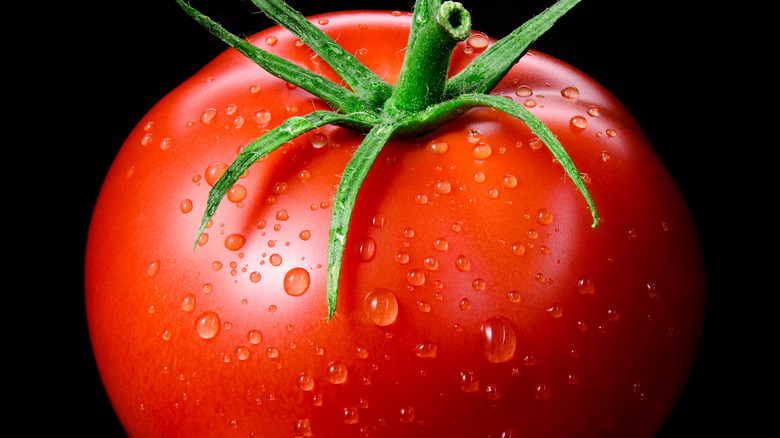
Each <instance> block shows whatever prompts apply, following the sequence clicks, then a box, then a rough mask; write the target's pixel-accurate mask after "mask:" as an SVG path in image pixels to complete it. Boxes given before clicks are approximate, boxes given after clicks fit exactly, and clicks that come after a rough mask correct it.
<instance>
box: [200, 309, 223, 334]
mask: <svg viewBox="0 0 780 438" xmlns="http://www.w3.org/2000/svg"><path fill="white" fill-rule="evenodd" d="M219 329H220V321H219V316H218V315H217V314H216V313H214V312H212V311H210V310H209V311H206V312H203V313H201V314H200V316H198V319H197V320H195V331H196V333H197V334H198V336H200V337H201V338H202V339H212V338H213V337H215V336H217V334H218V333H219Z"/></svg>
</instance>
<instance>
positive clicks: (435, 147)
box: [425, 140, 450, 155]
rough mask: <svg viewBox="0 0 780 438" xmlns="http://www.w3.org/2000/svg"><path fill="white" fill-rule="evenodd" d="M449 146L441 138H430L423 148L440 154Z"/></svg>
mask: <svg viewBox="0 0 780 438" xmlns="http://www.w3.org/2000/svg"><path fill="white" fill-rule="evenodd" d="M449 147H450V146H449V145H448V144H447V143H445V142H443V141H441V140H432V141H431V142H429V143H428V144H427V145H426V146H425V149H426V150H427V151H428V152H430V153H432V154H434V155H442V154H444V153H445V152H447V150H448V149H449Z"/></svg>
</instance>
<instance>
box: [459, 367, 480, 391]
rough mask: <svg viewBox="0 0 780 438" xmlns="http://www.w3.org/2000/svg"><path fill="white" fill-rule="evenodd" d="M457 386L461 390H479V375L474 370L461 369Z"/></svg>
mask: <svg viewBox="0 0 780 438" xmlns="http://www.w3.org/2000/svg"><path fill="white" fill-rule="evenodd" d="M458 386H459V387H460V390H461V391H463V392H476V391H478V390H479V377H477V375H476V374H475V373H474V371H461V372H460V381H459V382H458Z"/></svg>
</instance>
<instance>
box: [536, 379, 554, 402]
mask: <svg viewBox="0 0 780 438" xmlns="http://www.w3.org/2000/svg"><path fill="white" fill-rule="evenodd" d="M551 397H552V393H551V392H550V384H549V383H547V382H540V383H539V384H538V385H536V388H534V398H535V399H537V400H549V399H550V398H551Z"/></svg>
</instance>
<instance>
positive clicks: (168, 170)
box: [86, 11, 704, 437]
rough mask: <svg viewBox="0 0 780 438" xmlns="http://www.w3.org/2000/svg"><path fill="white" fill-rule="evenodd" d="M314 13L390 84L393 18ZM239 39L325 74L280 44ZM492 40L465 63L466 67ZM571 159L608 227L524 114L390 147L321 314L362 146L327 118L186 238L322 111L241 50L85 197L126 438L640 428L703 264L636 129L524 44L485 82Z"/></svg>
mask: <svg viewBox="0 0 780 438" xmlns="http://www.w3.org/2000/svg"><path fill="white" fill-rule="evenodd" d="M312 21H313V22H314V23H316V24H317V25H318V26H319V27H320V28H322V29H323V30H324V31H325V32H326V33H328V34H329V35H331V36H332V37H334V39H336V40H337V41H338V42H339V44H341V45H342V46H343V47H345V48H347V50H348V51H350V52H352V53H354V54H355V55H356V56H357V58H358V59H359V60H360V61H362V62H363V63H365V64H366V65H368V66H369V67H370V68H371V69H372V70H374V71H375V72H377V73H378V74H379V75H380V76H381V77H383V78H384V79H386V80H387V81H389V82H394V80H395V78H396V76H397V74H398V71H399V69H400V67H401V62H402V59H403V54H404V50H403V49H404V47H405V45H406V38H407V35H408V27H409V23H410V15H409V14H407V13H391V12H389V11H387V12H351V13H334V14H325V15H320V16H316V17H313V18H312ZM251 41H252V42H253V43H254V44H256V45H258V46H261V47H263V48H264V49H266V50H269V51H271V52H273V53H276V54H279V55H282V56H284V57H286V58H287V59H291V60H293V61H295V62H296V63H298V64H300V65H303V66H305V67H307V68H309V69H312V70H313V71H315V72H318V73H320V74H322V75H326V76H328V77H330V78H331V79H334V80H337V78H336V77H335V76H334V75H333V74H332V72H331V71H330V69H329V67H327V66H326V65H325V64H324V63H322V62H321V60H320V59H319V58H318V57H316V56H314V54H313V53H312V52H311V51H310V50H309V49H308V48H306V47H305V46H303V45H301V44H300V43H299V42H297V40H296V39H295V37H293V36H291V35H290V34H289V33H287V32H286V31H283V30H281V29H279V28H272V29H269V30H267V31H264V32H261V33H258V34H256V35H254V36H253V37H251ZM490 41H491V40H489V39H488V38H486V37H485V36H484V35H483V34H480V33H478V32H476V31H475V32H474V36H473V37H472V38H470V39H469V40H467V41H466V42H465V43H463V44H461V45H460V46H459V47H458V48H457V49H456V51H455V56H454V61H453V69H454V71H457V70H458V69H459V68H462V67H463V66H465V65H466V64H467V63H468V62H470V60H472V59H473V58H474V57H475V56H477V55H478V54H479V53H481V52H482V51H483V50H484V49H485V47H486V44H487V43H489V42H490ZM493 94H497V95H501V96H504V97H506V98H508V99H512V100H514V101H515V102H517V103H520V104H523V105H524V106H525V107H526V108H528V109H529V110H530V111H531V112H533V113H534V114H535V115H536V116H537V117H539V118H540V119H541V120H543V121H544V122H545V123H546V124H547V126H548V127H550V129H551V130H552V131H553V132H554V133H555V134H556V135H557V137H558V139H559V140H560V141H561V143H562V144H563V145H564V147H565V148H566V149H567V151H568V152H569V154H570V155H571V157H572V159H573V161H574V162H575V164H576V165H577V166H578V169H579V170H580V172H582V173H583V175H584V176H585V180H586V182H587V186H588V189H589V190H590V192H591V193H592V195H593V199H594V201H595V203H596V205H597V207H598V210H599V214H600V216H601V218H602V220H601V222H600V224H599V226H598V227H597V228H595V229H593V228H591V221H592V219H591V216H590V212H589V211H588V209H587V206H586V204H585V202H584V201H583V199H582V196H581V195H580V194H579V192H577V190H576V188H575V187H574V185H573V184H572V182H571V181H570V180H569V179H568V178H567V177H566V176H565V172H564V171H563V169H562V168H561V166H560V165H559V164H558V163H556V162H555V161H554V160H553V157H552V155H551V153H550V152H549V151H548V150H547V149H546V148H545V147H544V146H543V145H541V144H540V143H539V142H538V139H536V137H535V135H534V134H533V133H531V132H530V130H529V129H528V128H527V127H526V126H525V125H523V124H522V123H520V122H518V121H516V120H514V119H512V118H510V117H508V116H505V115H502V114H501V113H498V112H496V111H493V110H486V109H479V110H473V111H471V112H469V113H468V114H466V115H465V116H464V117H462V118H461V119H459V120H457V121H455V122H452V123H450V124H448V125H446V126H444V127H442V128H440V129H438V130H437V131H435V132H432V133H430V134H428V135H427V136H425V137H421V138H414V139H397V140H393V141H391V142H390V143H389V144H388V145H387V147H386V149H385V150H384V151H383V152H382V154H381V155H380V158H379V160H378V161H377V164H376V166H375V167H374V168H373V169H372V171H371V173H370V174H369V177H368V179H367V181H366V183H365V185H364V186H363V188H362V189H361V193H360V195H359V197H358V202H357V206H356V210H355V212H354V216H353V223H352V227H351V228H350V231H349V237H348V244H347V254H346V256H345V261H344V263H345V264H344V271H343V275H342V279H341V288H340V296H339V302H338V308H337V311H336V314H335V316H334V317H333V319H332V320H330V321H328V320H327V305H326V300H325V278H326V275H325V266H326V263H327V242H328V235H327V234H328V225H329V221H330V214H331V201H332V199H333V195H334V194H335V191H336V188H337V186H338V184H339V180H340V175H341V172H342V170H343V168H344V167H345V165H346V163H347V161H348V160H349V158H350V157H351V155H352V154H353V153H354V151H355V148H357V146H358V145H359V144H360V141H361V139H362V135H360V134H357V133H353V132H350V131H347V130H344V129H341V128H336V127H325V128H322V129H319V130H317V131H314V132H312V133H309V134H306V135H304V136H302V137H300V138H298V139H296V140H295V141H293V142H290V143H288V144H286V145H284V146H283V147H282V148H281V149H279V150H278V151H276V152H274V153H272V154H271V155H269V156H268V157H267V158H264V159H262V160H261V161H259V162H258V163H257V164H255V165H254V166H253V167H252V168H251V169H250V170H249V171H248V172H247V174H246V175H245V176H244V177H242V178H241V179H240V180H239V182H238V183H237V184H236V185H235V186H234V187H233V189H232V190H231V191H230V192H229V193H228V195H227V197H226V199H225V201H224V202H223V205H222V206H221V207H220V208H219V210H218V211H217V213H216V215H215V216H214V218H213V221H212V223H211V224H210V226H209V227H208V228H207V229H206V233H205V235H204V237H203V238H201V240H200V241H199V242H198V243H197V245H196V248H195V250H193V244H194V243H195V237H196V233H197V229H198V224H199V221H200V218H201V214H202V212H203V210H204V208H205V201H206V196H207V193H208V190H209V188H210V186H211V184H213V182H214V178H216V177H218V176H219V174H220V172H221V171H222V170H224V168H225V166H226V165H227V164H229V163H230V162H231V161H232V160H233V159H234V158H235V157H236V155H237V153H238V152H239V151H240V149H241V148H242V147H243V146H245V145H247V144H248V143H249V142H251V141H252V140H253V139H255V138H257V137H259V136H261V135H262V134H263V133H264V132H266V131H267V130H268V129H271V128H272V127H274V126H277V125H278V124H279V123H281V122H282V121H283V120H285V119H286V118H288V117H291V116H294V115H303V114H306V113H309V112H311V111H312V110H315V109H326V107H325V105H324V104H322V103H321V102H319V101H318V100H317V99H315V98H312V97H311V96H310V95H309V94H307V93H305V92H304V91H302V90H299V89H296V88H294V87H291V86H290V85H289V84H287V83H285V82H283V81H281V80H279V79H276V78H274V77H272V76H270V75H268V74H266V73H264V72H262V71H261V70H260V69H259V68H258V67H257V66H256V65H254V64H253V63H251V62H250V61H248V60H246V59H243V58H242V57H241V56H240V55H238V54H237V53H235V52H234V51H232V50H229V51H227V52H225V53H224V54H223V55H220V56H219V57H218V58H217V59H215V60H214V61H213V62H211V63H209V64H208V65H207V66H206V67H205V68H203V69H202V70H201V71H199V72H198V73H197V74H195V75H194V76H193V77H192V78H191V79H189V80H188V81H187V82H185V83H184V84H182V85H181V86H179V87H177V88H176V89H175V90H173V91H172V92H171V93H170V94H168V95H167V96H166V97H165V98H164V99H162V100H161V101H160V102H159V103H158V104H157V105H156V106H155V107H154V108H153V109H152V110H151V111H150V112H149V113H148V114H147V115H145V116H144V117H143V118H142V120H141V121H140V122H139V124H138V126H137V127H136V128H135V129H134V130H133V132H132V133H131V134H130V136H129V137H128V139H127V141H126V143H125V144H124V146H123V147H122V149H121V151H120V152H119V154H118V156H117V157H116V160H115V161H114V163H113V165H112V167H111V170H110V172H109V174H108V176H107V177H106V180H105V183H104V186H103V189H102V191H101V194H100V197H99V199H98V202H97V205H96V208H95V212H94V216H93V220H92V223H91V228H90V235H89V241H88V246H87V265H86V274H87V275H86V289H87V291H86V292H87V295H86V303H87V312H88V321H89V327H90V335H91V340H92V344H93V349H94V352H95V358H96V361H97V364H98V367H99V369H100V373H101V378H102V380H103V382H104V385H105V388H106V391H107V393H108V395H109V398H110V399H111V402H112V405H113V407H114V409H115V410H116V412H117V415H118V417H119V419H120V421H121V422H122V425H123V426H124V428H125V429H126V431H127V432H128V434H129V435H130V436H138V437H155V436H161V437H175V436H186V437H197V436H244V437H246V436H270V437H288V436H333V437H350V436H372V437H398V436H410V437H412V436H415V437H416V436H419V437H430V436H449V437H514V436H534V437H571V436H580V437H588V436H599V437H628V436H637V437H645V436H653V435H654V434H655V433H656V432H657V431H658V430H659V428H660V427H661V425H662V424H663V422H664V421H665V419H666V418H667V416H668V414H669V412H670V411H671V409H672V407H673V406H674V403H675V401H676V400H677V397H678V396H679V394H680V392H681V390H682V388H683V386H684V384H685V380H686V378H687V376H688V373H689V370H690V368H691V366H692V363H693V360H694V356H695V353H696V349H697V345H698V342H699V338H700V334H701V329H702V324H703V314H704V273H703V262H702V257H701V253H700V247H699V242H698V236H697V232H696V228H695V225H694V223H693V221H692V219H691V216H690V213H689V211H688V208H687V206H686V204H685V201H684V199H683V197H682V196H681V194H680V192H679V190H678V188H677V186H676V185H675V183H674V181H673V180H672V178H671V177H670V176H669V174H668V172H667V171H666V170H665V168H664V167H663V165H662V163H661V162H660V160H659V159H658V158H657V156H656V155H655V153H654V152H653V150H652V148H651V146H650V144H649V142H648V140H647V138H646V136H645V135H644V133H643V131H642V129H641V128H640V126H639V125H638V124H637V122H636V121H635V120H634V118H633V117H632V116H631V115H630V114H629V112H628V111H627V110H626V108H625V107H624V106H623V105H622V104H621V103H620V102H618V101H617V99H616V98H615V97H614V96H613V95H612V94H610V93H609V92H608V91H607V90H606V89H604V88H603V87H602V86H600V85H599V84H598V83H596V82H595V81H593V80H592V79H591V78H589V77H588V76H586V75H585V74H584V73H582V72H580V71H579V70H577V69H575V68H573V67H571V66H569V65H567V64H565V63H563V62H561V61H558V60H556V59H554V58H552V57H549V56H547V55H544V54H542V53H539V52H533V51H532V52H529V53H528V54H527V55H526V56H524V57H523V58H522V60H521V61H520V63H519V64H518V65H517V66H516V67H515V68H513V70H512V71H511V72H510V74H509V75H508V76H507V77H506V78H505V79H504V80H503V81H502V82H501V83H500V84H499V86H498V87H497V88H496V89H495V90H494V91H493Z"/></svg>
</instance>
